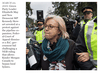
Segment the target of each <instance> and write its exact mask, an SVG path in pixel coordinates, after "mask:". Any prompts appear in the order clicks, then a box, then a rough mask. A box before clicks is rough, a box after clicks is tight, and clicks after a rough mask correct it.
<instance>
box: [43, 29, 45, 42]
mask: <svg viewBox="0 0 100 75" xmlns="http://www.w3.org/2000/svg"><path fill="white" fill-rule="evenodd" d="M44 35H45V34H44V29H43V31H42V40H43V39H44V38H45V37H44Z"/></svg>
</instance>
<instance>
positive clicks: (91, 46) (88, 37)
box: [84, 20, 97, 66]
mask: <svg viewBox="0 0 100 75" xmlns="http://www.w3.org/2000/svg"><path fill="white" fill-rule="evenodd" d="M96 27H97V23H95V22H93V20H91V21H88V22H87V23H86V25H85V28H84V38H85V43H86V47H87V49H88V53H89V55H90V61H92V63H93V64H94V66H97V29H96Z"/></svg>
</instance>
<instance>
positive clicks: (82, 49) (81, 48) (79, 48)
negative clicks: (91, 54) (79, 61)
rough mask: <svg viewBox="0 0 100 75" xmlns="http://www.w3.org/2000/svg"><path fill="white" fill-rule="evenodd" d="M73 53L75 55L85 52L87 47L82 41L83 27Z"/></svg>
mask: <svg viewBox="0 0 100 75" xmlns="http://www.w3.org/2000/svg"><path fill="white" fill-rule="evenodd" d="M74 51H75V53H81V52H87V47H86V45H85V39H84V26H83V28H82V30H81V31H80V32H79V35H78V38H77V40H76V47H75V49H74Z"/></svg>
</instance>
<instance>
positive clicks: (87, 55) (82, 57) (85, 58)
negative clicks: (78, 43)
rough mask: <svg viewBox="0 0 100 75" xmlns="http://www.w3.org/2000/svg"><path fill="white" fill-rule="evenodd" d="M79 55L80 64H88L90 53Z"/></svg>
mask: <svg viewBox="0 0 100 75" xmlns="http://www.w3.org/2000/svg"><path fill="white" fill-rule="evenodd" d="M76 54H77V55H79V57H78V61H79V62H86V61H88V60H89V53H88V52H82V53H76Z"/></svg>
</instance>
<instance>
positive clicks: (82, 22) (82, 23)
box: [80, 20, 85, 29]
mask: <svg viewBox="0 0 100 75" xmlns="http://www.w3.org/2000/svg"><path fill="white" fill-rule="evenodd" d="M80 24H81V29H82V27H83V25H84V24H85V22H84V20H82V21H81V22H80Z"/></svg>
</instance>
